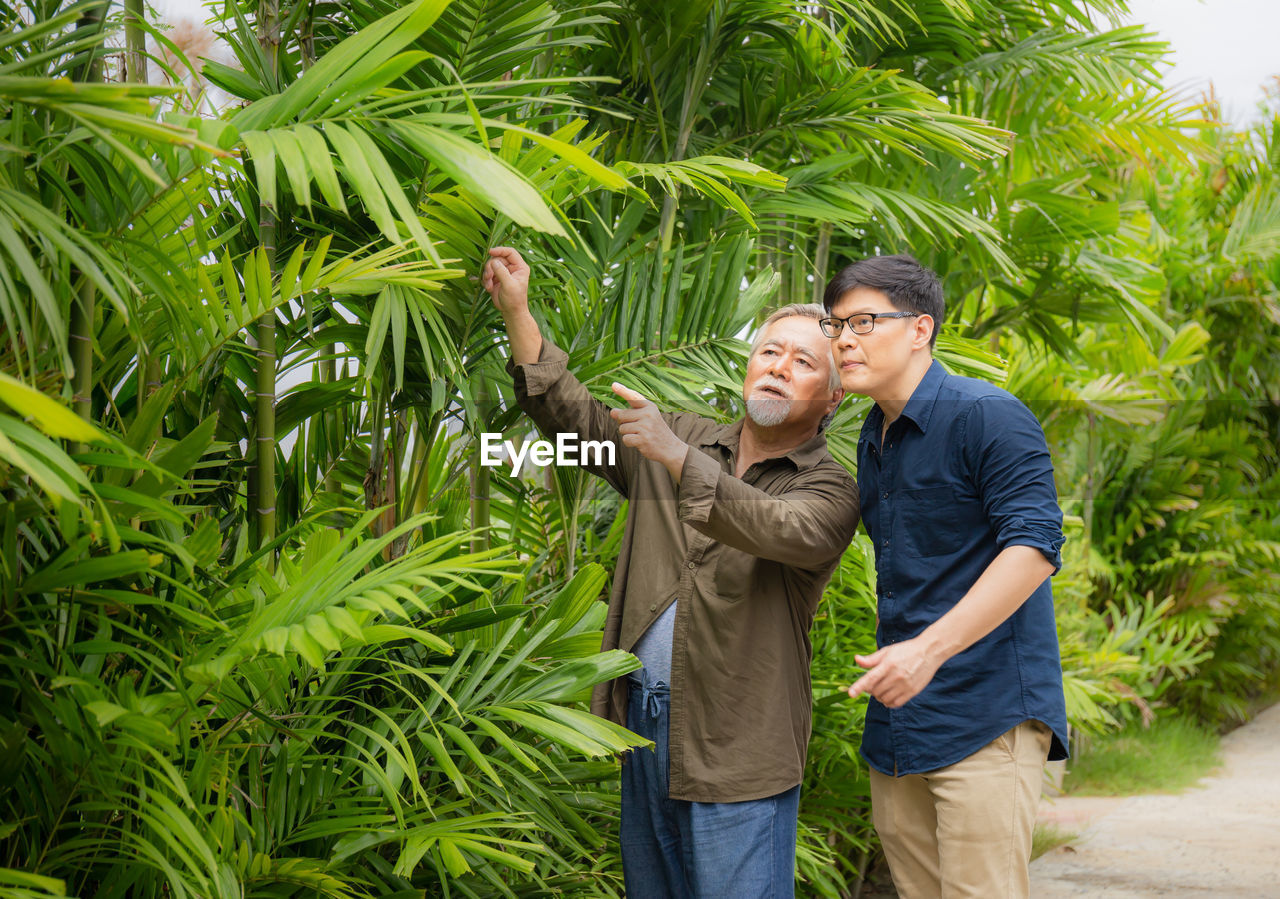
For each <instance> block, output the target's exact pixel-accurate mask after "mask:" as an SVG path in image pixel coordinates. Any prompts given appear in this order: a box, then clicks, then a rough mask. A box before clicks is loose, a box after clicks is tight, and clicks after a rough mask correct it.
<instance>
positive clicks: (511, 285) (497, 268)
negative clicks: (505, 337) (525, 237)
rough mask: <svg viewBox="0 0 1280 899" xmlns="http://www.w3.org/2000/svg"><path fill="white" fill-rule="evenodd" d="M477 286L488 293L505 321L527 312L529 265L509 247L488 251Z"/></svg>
mask: <svg viewBox="0 0 1280 899" xmlns="http://www.w3.org/2000/svg"><path fill="white" fill-rule="evenodd" d="M480 283H481V284H482V285H484V289H485V290H487V291H488V292H489V296H490V297H491V298H492V299H493V305H494V306H496V307H497V309H498V311H499V312H501V313H502V317H503V318H504V319H508V320H510V318H511V317H512V316H513V315H519V314H521V313H524V312H525V311H527V310H528V308H529V265H528V263H526V262H525V261H524V259H523V258H522V257H521V256H520V254H519V253H518V252H516V251H515V250H514V249H512V248H511V247H494V248H492V249H491V250H489V261H488V262H486V263H485V264H484V271H483V272H482V273H481V275H480Z"/></svg>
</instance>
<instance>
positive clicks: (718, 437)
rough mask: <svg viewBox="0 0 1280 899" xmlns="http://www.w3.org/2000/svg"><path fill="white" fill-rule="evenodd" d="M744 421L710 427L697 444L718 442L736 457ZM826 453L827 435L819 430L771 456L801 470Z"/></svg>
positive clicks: (810, 466)
mask: <svg viewBox="0 0 1280 899" xmlns="http://www.w3.org/2000/svg"><path fill="white" fill-rule="evenodd" d="M746 421H747V420H746V419H745V418H739V419H738V420H737V421H735V422H734V423H733V424H728V425H721V426H720V427H718V428H711V429H710V430H708V431H707V433H706V434H705V435H704V436H703V437H701V438H700V439H699V440H698V444H699V445H700V446H714V445H715V444H717V443H718V444H720V445H721V446H723V447H724V448H725V449H727V450H729V452H730V453H731V454H732V455H733V457H734V458H735V459H736V458H737V456H738V444H739V443H740V441H741V440H742V427H743V425H745V424H746ZM826 454H827V437H826V435H825V434H824V433H822V432H821V431H819V432H818V433H817V434H814V435H813V436H812V437H811V438H809V439H808V440H806V441H805V442H804V443H802V444H800V445H799V446H797V447H796V448H795V449H793V450H792V451H791V452H789V453H784V454H782V455H781V456H775V457H773V458H779V459H790V460H791V461H792V462H793V463H794V464H795V466H796V468H798V469H800V470H801V471H803V470H804V469H806V468H812V467H813V466H815V465H817V464H818V463H819V462H821V461H822V460H823V458H825V457H826Z"/></svg>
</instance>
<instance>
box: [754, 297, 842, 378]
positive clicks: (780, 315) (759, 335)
mask: <svg viewBox="0 0 1280 899" xmlns="http://www.w3.org/2000/svg"><path fill="white" fill-rule="evenodd" d="M827 314H828V313H827V310H825V309H823V308H822V307H821V306H820V305H818V304H817V303H791V304H789V305H787V306H783V307H782V308H781V309H779V310H778V311H777V312H775V313H773V314H772V315H770V316H769V317H768V318H766V319H765V320H764V324H762V325H761V326H760V330H759V331H757V332H756V339H755V340H753V341H752V342H751V356H754V355H755V354H756V350H758V349H760V344H761V343H762V342H763V341H764V335H765V332H766V331H768V330H769V326H770V325H771V324H773V323H774V322H776V321H778V320H779V319H784V318H791V317H792V316H793V315H798V316H801V317H803V318H811V319H813V320H814V321H815V322H816V321H818V319H822V318H826V317H827ZM827 361H828V362H830V365H828V366H827V371H828V372H829V375H830V377H828V378H827V389H828V390H835V389H836V388H837V387H839V386H840V369H839V368H837V367H836V360H835V356H832V355H831V354H830V352H829V351H828V354H827Z"/></svg>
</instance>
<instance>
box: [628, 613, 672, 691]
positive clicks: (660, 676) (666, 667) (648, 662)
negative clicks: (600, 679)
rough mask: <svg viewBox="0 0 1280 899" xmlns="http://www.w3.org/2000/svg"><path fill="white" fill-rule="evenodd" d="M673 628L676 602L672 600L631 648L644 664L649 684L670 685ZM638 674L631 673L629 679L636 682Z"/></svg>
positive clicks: (635, 672) (637, 672)
mask: <svg viewBox="0 0 1280 899" xmlns="http://www.w3.org/2000/svg"><path fill="white" fill-rule="evenodd" d="M675 628H676V602H675V600H672V602H671V605H669V606H667V608H666V609H665V610H664V611H663V613H662V614H661V615H659V616H658V619H657V620H656V621H654V622H653V624H651V625H649V628H648V630H646V631H645V632H644V633H643V634H641V635H640V639H639V640H637V641H636V645H635V646H633V647H632V648H631V652H632V653H634V654H635V656H636V658H638V659H639V660H640V661H641V662H643V663H644V674H645V678H646V679H647V680H648V681H649V683H651V684H654V683H657V682H658V681H662V683H664V684H666V685H667V686H670V685H671V637H672V634H673V633H674V632H675ZM640 673H641V672H639V671H633V672H631V677H632V678H633V679H637V680H638V679H639V678H640Z"/></svg>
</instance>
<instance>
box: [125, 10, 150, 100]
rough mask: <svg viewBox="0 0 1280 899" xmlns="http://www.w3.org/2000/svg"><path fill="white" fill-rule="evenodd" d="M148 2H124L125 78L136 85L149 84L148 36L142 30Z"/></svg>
mask: <svg viewBox="0 0 1280 899" xmlns="http://www.w3.org/2000/svg"><path fill="white" fill-rule="evenodd" d="M145 16H146V0H124V46H125V55H124V60H125V62H124V77H125V80H126V81H130V82H132V83H134V84H146V82H147V35H146V32H145V31H143V29H142V21H143V18H144V17H145Z"/></svg>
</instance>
